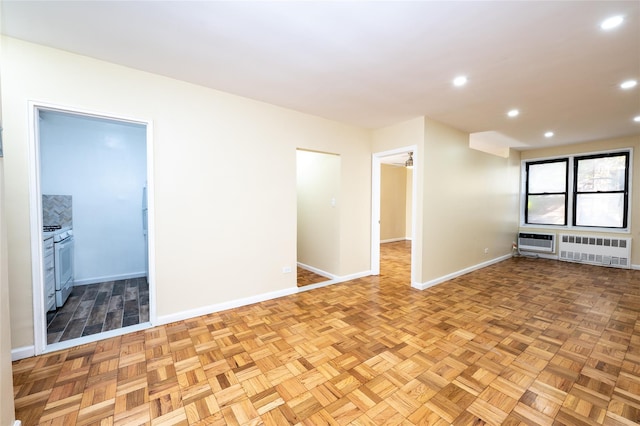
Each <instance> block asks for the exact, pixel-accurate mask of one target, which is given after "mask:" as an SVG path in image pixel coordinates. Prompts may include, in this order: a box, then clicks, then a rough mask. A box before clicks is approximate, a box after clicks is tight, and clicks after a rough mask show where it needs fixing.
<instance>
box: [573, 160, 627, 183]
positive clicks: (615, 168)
mask: <svg viewBox="0 0 640 426" xmlns="http://www.w3.org/2000/svg"><path fill="white" fill-rule="evenodd" d="M625 160H626V157H625V156H624V155H620V156H616V157H600V158H589V159H585V160H578V178H577V179H578V180H577V185H578V192H592V191H593V192H597V191H623V190H624V178H625V168H626V167H625V165H626V164H625V163H626V161H625Z"/></svg>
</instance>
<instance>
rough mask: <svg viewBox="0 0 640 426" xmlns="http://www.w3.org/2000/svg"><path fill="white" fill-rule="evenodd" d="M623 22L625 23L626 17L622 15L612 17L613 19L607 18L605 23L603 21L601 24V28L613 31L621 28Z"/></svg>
mask: <svg viewBox="0 0 640 426" xmlns="http://www.w3.org/2000/svg"><path fill="white" fill-rule="evenodd" d="M622 21H624V16H622V15H616V16H612V17H611V18H607V19H605V20H604V21H602V23H601V24H600V28H602V29H603V30H605V31H608V30H612V29H614V28H616V27H619V26H620V24H622Z"/></svg>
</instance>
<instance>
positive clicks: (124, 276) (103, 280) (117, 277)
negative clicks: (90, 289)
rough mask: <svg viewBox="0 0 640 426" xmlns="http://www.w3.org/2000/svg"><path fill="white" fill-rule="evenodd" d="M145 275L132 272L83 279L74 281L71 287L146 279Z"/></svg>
mask: <svg viewBox="0 0 640 426" xmlns="http://www.w3.org/2000/svg"><path fill="white" fill-rule="evenodd" d="M146 276H147V273H146V272H144V271H142V272H133V273H130V274H119V275H105V276H103V277H92V278H84V279H81V280H74V281H73V285H74V286H76V285H89V284H97V283H106V282H108V281H120V280H130V279H133V278H142V277H146Z"/></svg>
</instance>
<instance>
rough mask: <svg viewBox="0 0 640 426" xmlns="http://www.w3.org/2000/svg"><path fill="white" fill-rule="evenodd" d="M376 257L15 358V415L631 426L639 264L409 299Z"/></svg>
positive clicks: (506, 278)
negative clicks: (302, 283) (357, 272)
mask: <svg viewBox="0 0 640 426" xmlns="http://www.w3.org/2000/svg"><path fill="white" fill-rule="evenodd" d="M383 250H384V253H383V255H382V256H381V258H382V261H383V262H382V265H381V270H382V274H381V275H380V276H377V277H366V278H360V279H357V280H353V281H350V282H347V283H343V284H337V285H332V286H328V287H323V288H320V289H316V290H311V291H308V292H302V293H300V294H296V295H292V296H288V297H283V298H279V299H275V300H270V301H266V302H261V303H257V304H254V305H250V306H245V307H241V308H237V309H233V310H229V311H224V312H220V313H215V314H211V315H206V316H202V317H198V318H193V319H190V320H185V321H180V322H176V323H172V324H168V325H165V326H161V327H154V328H151V329H148V330H145V331H139V332H135V333H130V334H126V335H124V336H120V337H116V338H112V339H107V340H103V341H100V342H96V343H91V344H87V345H83V346H80V347H76V348H73V349H69V350H65V351H60V352H56V353H51V354H47V355H44V356H39V357H34V358H29V359H24V360H21V361H18V362H15V363H14V364H13V372H14V387H15V401H16V408H17V417H18V418H19V419H21V420H22V421H23V424H24V425H27V426H29V425H34V424H43V425H49V424H62V425H67V424H82V425H86V424H115V425H125V424H127V425H128V424H153V425H169V424H171V425H176V424H197V425H205V424H214V425H222V424H230V425H239V424H265V425H287V424H303V425H320V424H336V425H382V424H404V425H450V424H455V425H483V424H492V425H497V424H504V425H516V424H525V425H601V424H606V425H636V424H638V422H639V421H640V321H639V318H638V317H639V315H640V271H629V270H621V269H608V268H604V267H596V266H588V265H580V264H572V263H564V262H558V261H552V260H543V259H527V258H515V259H510V260H506V261H504V262H501V263H498V264H495V265H492V266H489V267H487V268H484V269H482V270H478V271H475V272H472V273H469V274H467V275H464V276H461V277H458V278H455V279H453V280H451V281H448V282H446V283H442V284H440V285H438V286H436V287H432V288H429V289H427V290H424V291H418V290H415V289H412V288H411V287H410V286H409V268H408V264H407V263H406V259H407V258H408V256H407V253H406V251H407V247H406V244H405V243H391V244H385V245H384V247H383ZM387 251H389V252H393V251H395V252H396V253H395V254H393V253H391V254H389V253H388V252H387ZM403 252H404V254H402V253H403ZM387 254H389V255H388V256H387ZM392 259H395V260H392ZM398 259H405V261H401V260H398ZM403 262H404V263H403Z"/></svg>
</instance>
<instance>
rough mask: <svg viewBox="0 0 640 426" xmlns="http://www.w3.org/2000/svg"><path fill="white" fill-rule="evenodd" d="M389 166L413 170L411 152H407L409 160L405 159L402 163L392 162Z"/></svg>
mask: <svg viewBox="0 0 640 426" xmlns="http://www.w3.org/2000/svg"><path fill="white" fill-rule="evenodd" d="M394 157H395V156H394ZM398 157H400V155H398ZM394 160H395V158H394ZM398 160H400V158H398ZM391 164H393V165H394V166H400V167H406V168H408V169H412V168H413V151H409V158H407V159H406V160H405V161H404V162H392V163H391Z"/></svg>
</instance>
